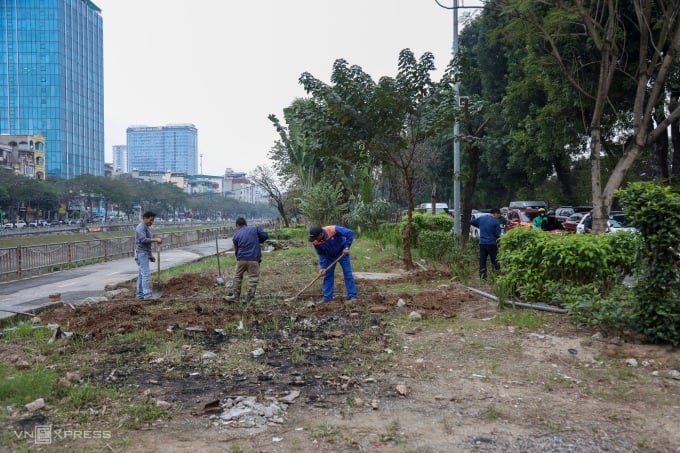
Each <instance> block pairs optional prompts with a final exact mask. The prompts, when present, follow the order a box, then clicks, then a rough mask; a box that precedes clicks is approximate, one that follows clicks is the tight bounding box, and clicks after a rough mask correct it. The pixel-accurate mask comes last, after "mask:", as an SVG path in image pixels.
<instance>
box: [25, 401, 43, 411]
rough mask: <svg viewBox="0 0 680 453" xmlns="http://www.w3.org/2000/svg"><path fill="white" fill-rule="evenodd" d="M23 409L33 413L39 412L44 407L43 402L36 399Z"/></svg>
mask: <svg viewBox="0 0 680 453" xmlns="http://www.w3.org/2000/svg"><path fill="white" fill-rule="evenodd" d="M24 407H25V408H26V410H27V411H30V412H35V411H37V410H40V409H42V408H44V407H45V400H44V399H42V398H38V399H37V400H35V401H31V402H30V403H28V404H27V405H25V406H24Z"/></svg>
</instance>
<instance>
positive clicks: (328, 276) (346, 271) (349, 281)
mask: <svg viewBox="0 0 680 453" xmlns="http://www.w3.org/2000/svg"><path fill="white" fill-rule="evenodd" d="M338 263H339V264H340V267H341V268H342V275H343V277H344V278H345V289H346V290H347V298H348V299H352V298H355V297H357V287H356V285H355V284H354V276H353V275H352V265H351V264H350V262H349V255H345V256H343V257H342V258H341V259H340V261H338ZM334 285H335V264H334V265H333V267H331V268H330V269H328V270H327V271H326V273H325V274H324V276H323V298H324V299H325V300H332V299H333V286H334Z"/></svg>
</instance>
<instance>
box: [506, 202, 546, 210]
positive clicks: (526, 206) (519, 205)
mask: <svg viewBox="0 0 680 453" xmlns="http://www.w3.org/2000/svg"><path fill="white" fill-rule="evenodd" d="M508 207H509V208H510V209H521V210H534V209H539V208H543V209H545V210H546V211H547V210H548V205H547V204H546V203H545V201H538V200H530V201H524V200H518V201H511V202H510V204H509V205H508Z"/></svg>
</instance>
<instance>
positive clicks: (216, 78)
mask: <svg viewBox="0 0 680 453" xmlns="http://www.w3.org/2000/svg"><path fill="white" fill-rule="evenodd" d="M94 2H95V4H97V6H99V7H100V8H101V10H102V17H103V20H104V67H105V72H104V74H105V75H104V85H105V134H106V161H107V162H111V161H112V152H111V147H112V146H113V145H124V144H125V143H126V132H125V130H126V129H127V127H129V126H132V125H147V126H163V125H166V124H177V123H192V124H194V125H196V127H197V128H198V152H199V154H202V155H203V158H202V163H201V158H199V172H201V170H202V173H203V174H207V175H221V174H223V173H224V170H225V169H226V168H232V169H234V170H236V171H244V172H249V171H251V170H253V169H254V168H255V167H256V166H257V165H262V164H268V163H269V162H268V158H267V155H268V152H269V150H270V149H271V147H272V145H273V144H274V142H275V140H276V139H277V138H278V136H277V134H276V133H275V131H274V128H273V127H272V125H271V123H270V122H269V120H268V119H267V116H268V115H269V114H271V113H273V114H275V115H277V116H278V117H279V119H281V120H283V109H284V108H285V107H287V106H289V105H290V104H291V102H292V101H293V100H295V99H296V98H298V97H304V96H305V92H304V90H303V89H302V87H301V86H300V84H299V83H298V78H299V77H300V75H301V74H302V73H303V72H305V71H308V72H310V73H311V74H312V75H313V76H315V77H316V78H319V79H321V80H323V81H324V82H329V78H330V73H331V69H332V66H333V62H334V61H335V60H336V59H338V58H344V59H345V60H347V61H348V62H349V64H351V65H359V66H361V67H362V68H363V70H364V71H365V72H367V73H368V74H370V75H371V77H372V78H373V79H374V80H375V81H377V80H378V79H379V78H380V77H382V76H390V77H393V76H395V75H396V72H397V58H398V55H399V52H400V51H401V50H402V49H404V48H410V49H411V50H412V51H413V52H414V53H415V55H416V57H420V56H421V55H422V54H423V53H424V52H426V51H429V52H432V53H433V54H434V56H435V64H436V66H437V69H438V71H437V73H436V74H435V78H436V79H439V77H440V76H441V70H443V69H444V68H445V67H446V65H447V64H448V62H449V60H450V58H451V46H452V37H453V15H452V12H451V10H447V9H443V8H441V7H440V6H438V5H437V3H436V2H435V0H341V1H340V0H336V1H329V0H287V1H285V0H240V1H231V0H192V1H187V0H94ZM440 3H442V4H447V5H451V4H452V3H453V0H440ZM459 4H460V5H465V6H472V5H478V4H479V2H478V1H474V0H459ZM465 11H470V10H465ZM462 14H464V11H461V15H462ZM461 20H462V19H461Z"/></svg>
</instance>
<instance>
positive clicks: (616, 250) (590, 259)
mask: <svg viewBox="0 0 680 453" xmlns="http://www.w3.org/2000/svg"><path fill="white" fill-rule="evenodd" d="M638 244H639V238H637V236H636V235H635V234H632V233H624V232H622V233H617V234H606V235H604V234H603V235H590V234H578V235H576V234H572V235H554V234H550V233H547V232H544V231H536V230H530V229H526V228H515V229H512V230H510V231H509V232H508V233H507V234H506V235H505V236H503V238H502V239H501V247H500V253H499V259H500V262H501V266H502V269H503V272H502V276H501V277H499V278H500V279H501V284H503V285H505V286H506V287H508V288H512V293H513V295H515V296H517V297H519V298H520V299H522V300H525V301H527V302H545V299H546V294H550V293H549V291H548V287H549V286H550V285H551V284H561V285H566V286H582V285H590V284H593V285H595V286H596V287H597V288H598V290H599V291H600V292H601V293H603V294H606V293H607V292H609V291H610V290H611V289H612V288H614V287H615V286H617V285H620V284H621V282H622V281H623V279H624V278H625V277H626V275H630V273H631V272H632V270H633V267H634V264H635V262H636V256H637V255H636V253H635V251H636V249H637V246H638ZM560 305H561V304H560Z"/></svg>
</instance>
